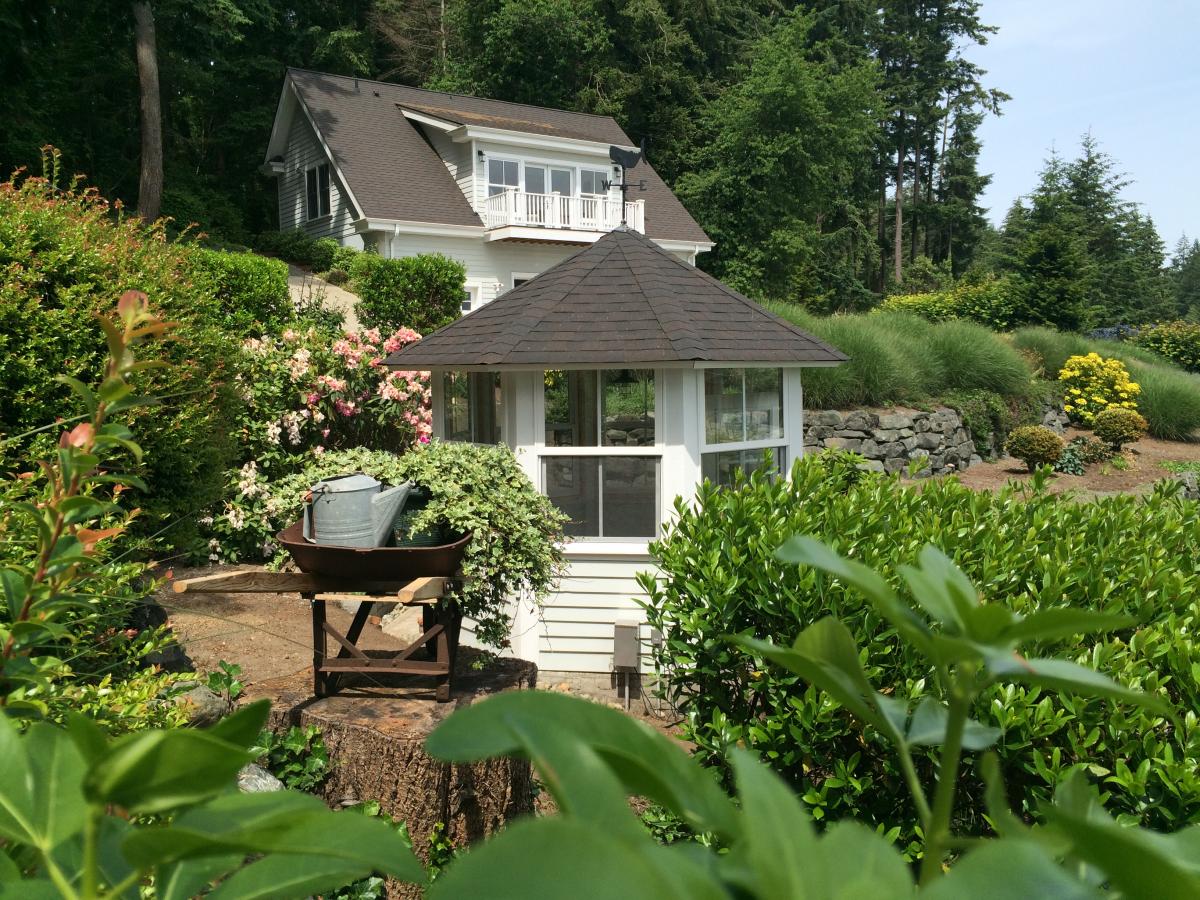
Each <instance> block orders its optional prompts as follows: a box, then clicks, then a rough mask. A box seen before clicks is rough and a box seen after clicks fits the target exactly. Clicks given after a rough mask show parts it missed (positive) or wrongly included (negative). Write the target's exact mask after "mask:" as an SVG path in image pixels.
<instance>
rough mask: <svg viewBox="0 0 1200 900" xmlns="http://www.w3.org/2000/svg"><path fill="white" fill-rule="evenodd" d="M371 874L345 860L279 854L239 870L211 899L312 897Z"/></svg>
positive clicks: (210, 895) (362, 867)
mask: <svg viewBox="0 0 1200 900" xmlns="http://www.w3.org/2000/svg"><path fill="white" fill-rule="evenodd" d="M371 872H372V870H371V868H370V867H369V866H365V865H361V864H360V865H352V864H350V863H348V862H347V861H346V860H343V859H337V858H330V857H322V856H298V855H293V854H284V853H276V854H272V855H271V856H267V857H264V858H263V859H260V860H257V861H256V862H252V863H251V864H250V865H248V866H246V867H245V868H243V869H239V870H238V871H237V872H235V873H234V874H233V875H231V876H230V877H229V878H228V879H226V880H225V881H223V882H222V883H221V884H220V886H218V887H217V889H216V890H214V891H213V892H212V893H211V894H208V895H207V896H208V897H209V898H211V900H259V898H267V900H270V898H274V897H278V898H280V900H285V898H290V897H311V896H312V895H314V894H319V893H321V892H324V891H328V890H331V889H334V888H339V887H342V886H344V885H347V884H350V883H352V882H355V881H358V880H359V879H360V878H366V877H367V876H368V875H370V874H371Z"/></svg>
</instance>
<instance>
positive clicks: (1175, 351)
mask: <svg viewBox="0 0 1200 900" xmlns="http://www.w3.org/2000/svg"><path fill="white" fill-rule="evenodd" d="M1130 340H1132V341H1133V343H1135V344H1137V345H1138V346H1139V347H1145V348H1146V349H1147V350H1153V351H1154V352H1155V353H1158V354H1159V355H1161V356H1165V357H1166V358H1167V359H1169V360H1171V362H1173V363H1175V364H1176V365H1177V366H1179V367H1180V368H1183V369H1187V370H1188V371H1189V372H1200V324H1197V323H1196V322H1162V323H1160V324H1158V325H1153V326H1151V327H1149V328H1143V329H1141V330H1140V331H1138V332H1137V333H1136V334H1135V335H1134V336H1133V337H1132V338H1131V339H1130Z"/></svg>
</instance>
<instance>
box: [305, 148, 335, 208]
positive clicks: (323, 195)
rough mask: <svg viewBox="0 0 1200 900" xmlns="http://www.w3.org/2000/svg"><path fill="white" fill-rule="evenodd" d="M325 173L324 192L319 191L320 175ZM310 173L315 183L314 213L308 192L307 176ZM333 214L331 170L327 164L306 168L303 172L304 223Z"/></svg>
mask: <svg viewBox="0 0 1200 900" xmlns="http://www.w3.org/2000/svg"><path fill="white" fill-rule="evenodd" d="M322 171H324V173H325V190H324V192H322V190H321V173H322ZM309 173H312V175H313V177H314V178H315V179H316V181H317V191H316V194H317V209H316V210H315V211H314V210H313V208H312V205H311V203H310V199H311V198H310V196H309V192H308V176H309ZM322 207H324V209H322ZM332 214H333V170H332V167H331V166H330V165H329V163H327V162H323V163H317V164H316V165H315V166H308V167H306V168H305V170H304V221H305V222H315V221H317V220H318V219H324V218H327V217H328V216H331V215H332Z"/></svg>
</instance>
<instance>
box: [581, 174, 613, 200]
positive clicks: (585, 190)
mask: <svg viewBox="0 0 1200 900" xmlns="http://www.w3.org/2000/svg"><path fill="white" fill-rule="evenodd" d="M610 177H611V176H610V175H609V174H608V170H606V169H580V170H579V193H580V194H581V195H582V196H584V197H603V196H605V195H607V194H608V181H609V180H610Z"/></svg>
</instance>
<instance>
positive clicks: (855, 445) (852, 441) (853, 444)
mask: <svg viewBox="0 0 1200 900" xmlns="http://www.w3.org/2000/svg"><path fill="white" fill-rule="evenodd" d="M825 446H826V447H828V448H830V449H831V450H853V451H854V452H855V453H857V452H858V451H859V449H860V448H861V447H862V441H861V440H859V439H856V438H844V437H831V438H829V439H828V440H826V441H825Z"/></svg>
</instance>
